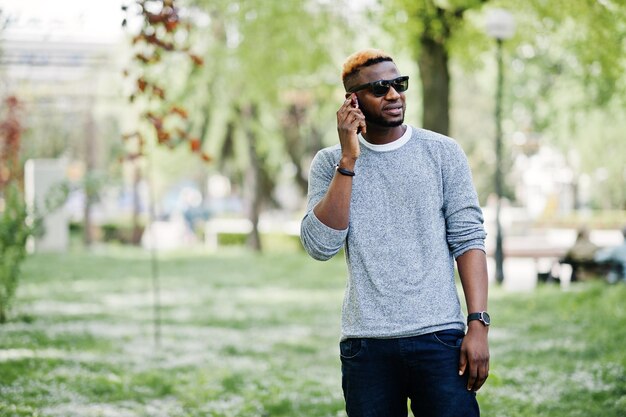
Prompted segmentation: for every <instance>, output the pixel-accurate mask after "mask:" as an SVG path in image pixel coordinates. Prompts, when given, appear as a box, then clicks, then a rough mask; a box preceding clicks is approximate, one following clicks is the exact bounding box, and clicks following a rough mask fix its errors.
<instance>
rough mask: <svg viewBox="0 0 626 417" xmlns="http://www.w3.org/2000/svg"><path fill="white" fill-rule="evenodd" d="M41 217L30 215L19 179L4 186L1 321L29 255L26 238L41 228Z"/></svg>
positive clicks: (0, 244) (0, 247)
mask: <svg viewBox="0 0 626 417" xmlns="http://www.w3.org/2000/svg"><path fill="white" fill-rule="evenodd" d="M40 226H41V221H39V220H35V221H33V220H32V219H29V218H28V211H27V208H26V203H25V202H24V198H23V195H22V193H21V191H20V189H19V188H18V186H17V185H16V184H15V183H10V184H8V185H7V186H6V187H5V188H4V207H3V209H2V211H1V212H0V258H1V259H2V263H1V264H0V323H4V322H6V320H7V315H8V312H9V308H10V305H11V301H12V300H13V297H14V296H15V290H16V289H17V285H18V281H19V275H20V265H21V263H22V261H23V260H24V258H25V257H26V242H27V240H28V238H29V237H30V236H33V235H35V234H36V232H38V231H39V230H40Z"/></svg>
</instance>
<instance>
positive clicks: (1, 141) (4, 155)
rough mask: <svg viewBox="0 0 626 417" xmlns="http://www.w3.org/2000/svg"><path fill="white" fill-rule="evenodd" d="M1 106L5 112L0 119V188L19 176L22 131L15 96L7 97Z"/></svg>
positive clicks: (18, 104)
mask: <svg viewBox="0 0 626 417" xmlns="http://www.w3.org/2000/svg"><path fill="white" fill-rule="evenodd" d="M2 107H3V108H4V109H6V113H4V112H3V113H4V114H3V118H4V119H3V120H2V121H0V151H1V152H0V166H1V167H2V171H1V172H0V188H2V187H3V186H4V185H5V184H6V183H8V182H9V181H11V180H13V179H19V178H20V177H21V173H20V162H19V159H20V158H19V157H20V155H19V154H20V141H21V138H22V131H23V129H22V124H21V123H20V115H19V110H20V108H21V104H20V102H19V100H18V99H17V97H15V96H9V97H7V98H6V99H5V100H4V106H2Z"/></svg>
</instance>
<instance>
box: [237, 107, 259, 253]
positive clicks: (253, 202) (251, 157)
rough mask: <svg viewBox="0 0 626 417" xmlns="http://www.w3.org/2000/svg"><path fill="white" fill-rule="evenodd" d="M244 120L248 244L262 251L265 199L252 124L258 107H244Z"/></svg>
mask: <svg viewBox="0 0 626 417" xmlns="http://www.w3.org/2000/svg"><path fill="white" fill-rule="evenodd" d="M241 113H242V116H243V119H244V120H245V122H244V130H245V132H244V135H245V137H246V141H247V144H246V145H247V149H248V162H249V165H248V168H247V169H246V173H245V177H244V181H245V185H244V186H245V191H246V193H245V194H246V201H247V209H248V210H247V211H248V219H249V220H250V222H251V223H252V231H251V232H250V234H249V235H248V240H247V242H246V243H247V245H248V247H250V248H251V249H253V250H255V251H257V252H261V250H262V246H261V236H260V234H259V217H260V214H261V204H262V201H263V193H262V184H261V175H262V173H261V161H260V159H259V155H258V151H257V148H256V141H257V137H256V133H255V132H254V129H253V127H252V126H250V125H251V124H252V123H254V121H256V119H257V113H258V110H257V107H256V105H254V104H250V105H249V106H247V107H246V108H244V109H242V112H241Z"/></svg>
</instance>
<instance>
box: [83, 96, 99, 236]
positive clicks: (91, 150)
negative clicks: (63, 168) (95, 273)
mask: <svg viewBox="0 0 626 417" xmlns="http://www.w3.org/2000/svg"><path fill="white" fill-rule="evenodd" d="M93 107H94V106H93V99H92V98H90V99H89V104H88V106H87V123H86V126H85V136H86V138H85V139H86V140H85V183H84V190H83V191H84V192H85V205H84V207H83V220H84V229H83V241H84V243H85V246H87V247H89V246H91V244H92V243H93V219H92V218H91V212H92V208H93V203H94V200H95V196H94V192H95V190H94V185H93V183H92V181H93V172H94V168H95V166H96V152H97V149H96V127H95V122H94V119H93Z"/></svg>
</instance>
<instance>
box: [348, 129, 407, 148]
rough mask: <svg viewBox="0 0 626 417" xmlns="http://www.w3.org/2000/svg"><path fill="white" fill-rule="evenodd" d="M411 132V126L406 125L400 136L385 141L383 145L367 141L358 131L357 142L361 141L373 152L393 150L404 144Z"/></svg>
mask: <svg viewBox="0 0 626 417" xmlns="http://www.w3.org/2000/svg"><path fill="white" fill-rule="evenodd" d="M412 133H413V129H412V128H411V126H410V125H406V132H404V134H403V135H402V136H400V137H399V138H398V139H396V140H394V141H393V142H389V143H385V144H384V145H375V144H373V143H369V142H368V141H366V140H365V138H364V137H363V135H361V134H360V133H359V142H361V144H362V145H363V146H365V147H366V148H369V149H371V150H373V151H375V152H389V151H395V150H396V149H399V148H401V147H402V146H404V144H406V143H407V142H408V141H409V139H411V135H412Z"/></svg>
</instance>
